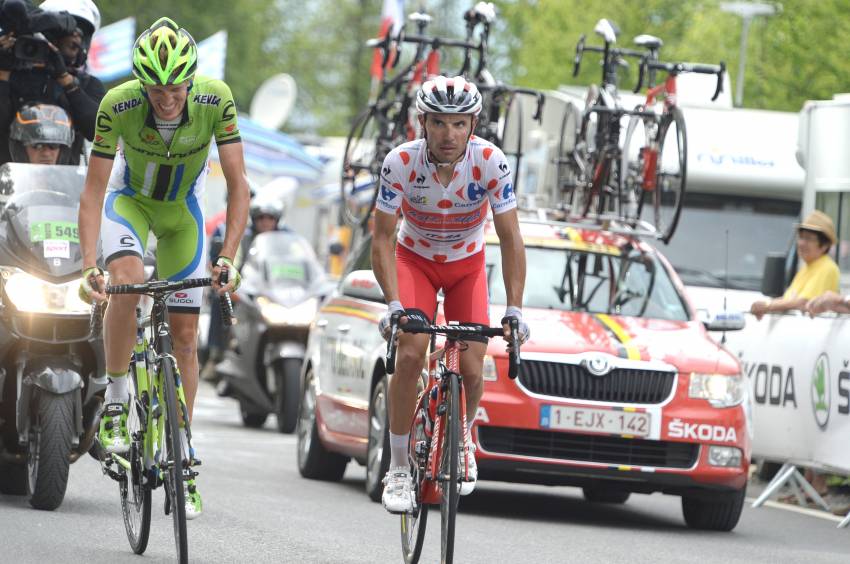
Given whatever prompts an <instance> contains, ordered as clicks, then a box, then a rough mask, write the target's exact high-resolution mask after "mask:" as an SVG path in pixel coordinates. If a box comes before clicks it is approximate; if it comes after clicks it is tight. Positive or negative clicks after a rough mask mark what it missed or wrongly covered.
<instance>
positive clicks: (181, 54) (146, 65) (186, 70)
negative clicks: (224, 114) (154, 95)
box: [133, 18, 198, 86]
mask: <svg viewBox="0 0 850 564" xmlns="http://www.w3.org/2000/svg"><path fill="white" fill-rule="evenodd" d="M197 68H198V46H197V44H196V43H195V40H194V39H193V38H192V36H191V35H189V32H188V31H186V30H185V29H183V28H182V27H178V25H177V24H176V23H174V21H173V20H170V19H168V18H160V19H158V20H156V22H154V24H153V25H152V26H150V27H149V28H148V29H146V30H145V31H143V32H142V34H141V35H140V36H139V38H138V39H136V44H135V45H133V75H135V77H136V78H138V79H139V81H140V82H141V83H142V84H148V85H151V86H153V85H166V84H180V83H182V82H185V81H187V80H190V79H191V78H192V77H193V76H194V75H195V71H196V70H197Z"/></svg>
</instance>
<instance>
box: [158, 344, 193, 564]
mask: <svg viewBox="0 0 850 564" xmlns="http://www.w3.org/2000/svg"><path fill="white" fill-rule="evenodd" d="M160 369H161V370H162V386H163V387H164V388H165V403H166V412H165V448H166V451H167V457H166V461H165V462H166V468H165V495H167V496H168V502H169V504H170V507H171V520H172V522H173V524H174V544H175V546H176V547H177V558H178V560H179V562H180V563H181V564H184V563H186V562H188V561H189V542H188V539H187V537H186V492H185V490H184V488H183V464H184V459H183V448H182V445H181V441H180V419H178V416H177V403H178V399H177V393H176V389H175V385H176V383H177V380H176V379H175V376H174V366H173V365H172V364H171V362H170V361H168V360H165V361H163V362H162V364H161V366H160Z"/></svg>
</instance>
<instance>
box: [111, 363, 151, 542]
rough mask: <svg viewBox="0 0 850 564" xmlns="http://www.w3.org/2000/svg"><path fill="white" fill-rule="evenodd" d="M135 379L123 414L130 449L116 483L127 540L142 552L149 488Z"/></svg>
mask: <svg viewBox="0 0 850 564" xmlns="http://www.w3.org/2000/svg"><path fill="white" fill-rule="evenodd" d="M135 383H136V379H135V378H133V385H132V386H131V387H130V389H131V394H132V395H131V397H130V403H129V405H130V413H129V415H128V416H127V431H128V433H129V434H130V452H129V453H128V455H127V462H129V463H130V468H129V469H125V471H124V479H123V480H122V481H121V482H119V487H120V491H121V513H122V514H123V516H124V530H125V531H126V532H127V540H128V541H130V547H131V548H132V549H133V552H135V553H136V554H142V553H144V552H145V549H147V547H148V537H149V536H150V530H151V488H150V486H149V485H148V483H147V480H146V479H145V461H144V450H145V439H144V437H145V425H144V423H143V422H144V421H146V416H147V414H146V412H145V408H144V406H143V405H142V403H141V401H140V400H139V398H138V397H137V395H136V386H135Z"/></svg>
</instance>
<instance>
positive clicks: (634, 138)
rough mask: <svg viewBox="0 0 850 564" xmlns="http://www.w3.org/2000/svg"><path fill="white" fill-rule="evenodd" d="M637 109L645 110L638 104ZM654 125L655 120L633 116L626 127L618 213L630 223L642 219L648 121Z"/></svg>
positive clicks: (638, 110) (621, 160)
mask: <svg viewBox="0 0 850 564" xmlns="http://www.w3.org/2000/svg"><path fill="white" fill-rule="evenodd" d="M635 111H637V112H642V111H644V108H643V106H637V107H636V108H635ZM646 120H649V123H650V124H651V125H652V126H654V125H655V121H654V120H652V119H651V118H645V117H642V116H635V115H633V116H631V117H630V118H629V123H628V125H627V127H626V135H625V138H624V141H623V150H622V153H621V155H620V179H619V181H620V194H619V197H618V198H617V202H618V210H617V213H618V215H619V216H620V217H621V218H623V220H625V221H626V222H628V223H631V224H635V223H636V222H637V220H638V219H640V211H641V198H642V197H643V192H644V188H643V184H644V179H643V174H644V166H645V163H644V157H645V153H644V149H645V148H646V147H647V146H648V145H649V137H648V136H647V134H648V132H647V121H646Z"/></svg>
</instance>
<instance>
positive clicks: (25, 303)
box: [2, 270, 91, 315]
mask: <svg viewBox="0 0 850 564" xmlns="http://www.w3.org/2000/svg"><path fill="white" fill-rule="evenodd" d="M2 274H3V278H4V279H5V283H4V289H5V291H6V296H7V297H8V298H9V301H11V302H12V304H13V305H14V306H15V308H16V309H17V310H18V311H22V312H27V313H54V314H66V315H80V314H87V313H89V311H91V306H90V305H88V304H87V303H85V302H84V301H82V300H81V299H80V297H79V296H78V295H77V290H78V289H79V287H80V280H79V279H78V280H72V281H71V282H65V283H64V284H52V283H50V282H46V281H44V280H42V279H40V278H37V277H35V276H33V275H31V274H28V273H26V272H23V271H21V270H15V271H10V270H3V272H2Z"/></svg>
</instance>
